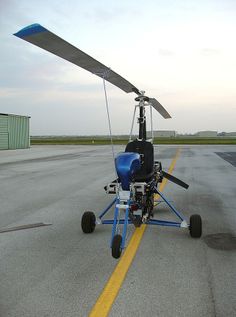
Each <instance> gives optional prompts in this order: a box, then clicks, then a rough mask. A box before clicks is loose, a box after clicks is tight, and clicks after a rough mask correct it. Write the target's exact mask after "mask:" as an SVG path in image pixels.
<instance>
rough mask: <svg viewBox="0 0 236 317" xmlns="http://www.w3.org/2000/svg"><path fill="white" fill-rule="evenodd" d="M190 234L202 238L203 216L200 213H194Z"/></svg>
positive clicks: (191, 218)
mask: <svg viewBox="0 0 236 317" xmlns="http://www.w3.org/2000/svg"><path fill="white" fill-rule="evenodd" d="M189 231H190V236H191V237H192V238H200V237H201V235H202V218H201V216H199V215H192V216H191V217H190V224H189Z"/></svg>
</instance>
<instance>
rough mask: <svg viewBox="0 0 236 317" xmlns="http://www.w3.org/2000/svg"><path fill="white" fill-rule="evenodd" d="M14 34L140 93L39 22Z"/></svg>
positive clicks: (158, 106) (155, 105)
mask: <svg viewBox="0 0 236 317" xmlns="http://www.w3.org/2000/svg"><path fill="white" fill-rule="evenodd" d="M14 35H15V36H17V37H19V38H21V39H23V40H25V41H27V42H29V43H32V44H34V45H36V46H38V47H40V48H42V49H44V50H46V51H48V52H51V53H52V54H55V55H56V56H59V57H61V58H63V59H65V60H67V61H69V62H71V63H73V64H75V65H77V66H79V67H81V68H83V69H85V70H87V71H89V72H91V73H93V74H95V75H97V76H98V77H100V78H103V79H105V80H106V81H108V82H110V83H111V84H113V85H115V86H116V87H118V88H120V89H121V90H123V91H124V92H126V93H130V92H134V93H136V94H137V95H138V96H141V95H142V94H141V92H140V90H139V89H138V88H137V87H135V86H134V85H132V84H131V83H130V82H129V81H127V80H126V79H125V78H123V77H122V76H120V75H119V74H117V73H116V72H114V71H113V70H111V69H110V68H109V67H107V66H105V65H103V64H102V63H100V62H98V61H97V60H96V59H94V58H93V57H91V56H90V55H88V54H86V53H84V52H83V51H81V50H80V49H78V48H76V47H75V46H73V45H71V44H70V43H68V42H66V41H65V40H63V39H62V38H60V37H59V36H57V35H56V34H54V33H52V32H50V31H49V30H47V29H46V28H45V27H43V26H42V25H40V24H32V25H29V26H27V27H25V28H23V29H21V30H20V31H19V32H17V33H15V34H14ZM148 99H149V101H150V103H151V104H152V106H153V108H154V109H156V110H157V111H158V112H159V113H160V114H161V115H162V116H163V117H164V118H165V119H167V118H171V116H170V115H169V113H168V112H167V111H166V110H165V108H164V107H163V106H162V105H161V104H160V103H159V102H158V101H157V100H156V99H155V98H148Z"/></svg>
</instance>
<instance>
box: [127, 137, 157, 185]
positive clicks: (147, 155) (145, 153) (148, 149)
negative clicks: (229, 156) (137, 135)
mask: <svg viewBox="0 0 236 317" xmlns="http://www.w3.org/2000/svg"><path fill="white" fill-rule="evenodd" d="M125 152H135V153H139V154H140V155H141V159H142V163H141V169H140V170H139V171H137V172H136V173H135V175H134V178H135V181H138V182H143V181H144V182H147V181H149V179H150V178H151V177H152V176H153V167H154V150H153V145H152V143H150V142H148V141H145V140H142V141H139V140H134V141H132V142H129V143H128V144H127V146H126V148H125Z"/></svg>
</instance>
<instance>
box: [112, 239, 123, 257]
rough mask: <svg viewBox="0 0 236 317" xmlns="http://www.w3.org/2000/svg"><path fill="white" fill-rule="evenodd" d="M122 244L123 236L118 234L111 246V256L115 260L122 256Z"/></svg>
mask: <svg viewBox="0 0 236 317" xmlns="http://www.w3.org/2000/svg"><path fill="white" fill-rule="evenodd" d="M121 243H122V236H121V235H120V234H116V235H115V236H114V238H113V240H112V246H111V254H112V256H113V258H115V259H119V257H120V256H121V252H122V249H121Z"/></svg>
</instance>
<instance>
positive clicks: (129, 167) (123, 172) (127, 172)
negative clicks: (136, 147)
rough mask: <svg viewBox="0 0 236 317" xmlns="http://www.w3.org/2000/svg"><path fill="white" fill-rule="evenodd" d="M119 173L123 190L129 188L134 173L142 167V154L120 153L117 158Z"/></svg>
mask: <svg viewBox="0 0 236 317" xmlns="http://www.w3.org/2000/svg"><path fill="white" fill-rule="evenodd" d="M115 166H116V171H117V175H118V177H119V179H120V182H121V186H122V189H123V190H129V185H130V182H131V180H132V177H133V175H134V174H135V173H136V172H137V171H138V170H139V169H140V168H141V158H140V154H138V153H133V152H121V153H118V154H117V156H116V158H115Z"/></svg>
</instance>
